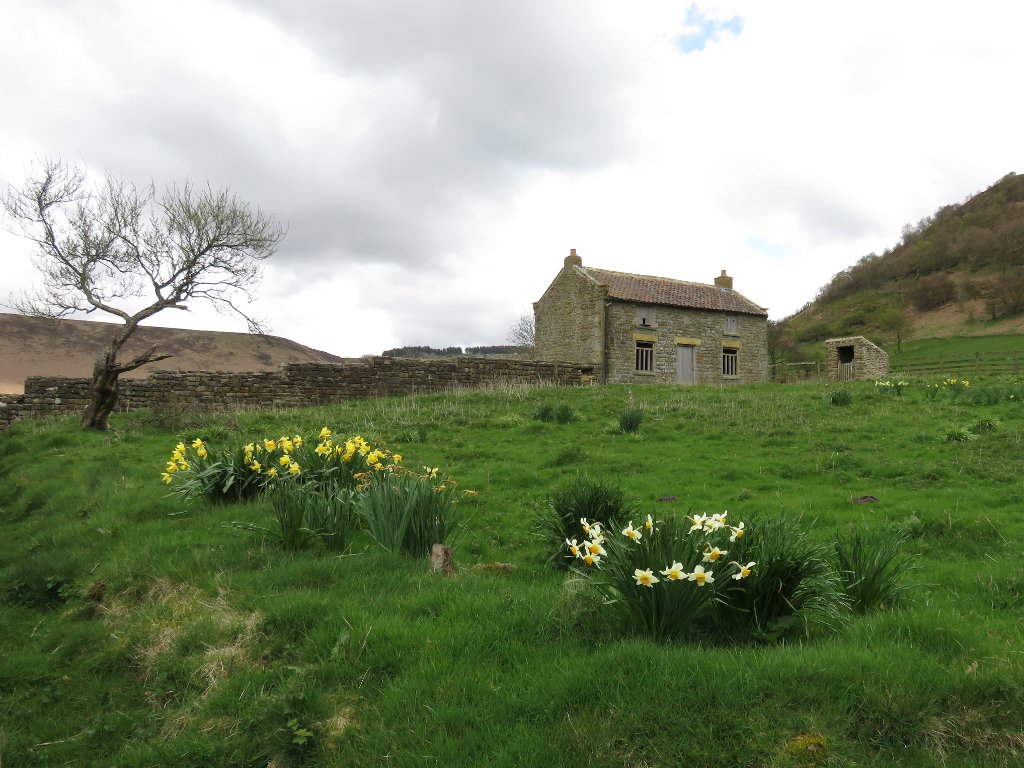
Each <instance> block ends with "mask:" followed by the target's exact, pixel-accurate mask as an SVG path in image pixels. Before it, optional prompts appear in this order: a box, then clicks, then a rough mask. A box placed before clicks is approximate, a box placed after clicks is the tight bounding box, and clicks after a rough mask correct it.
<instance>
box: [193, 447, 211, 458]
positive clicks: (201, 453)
mask: <svg viewBox="0 0 1024 768" xmlns="http://www.w3.org/2000/svg"><path fill="white" fill-rule="evenodd" d="M209 455H210V454H208V453H207V452H206V448H204V447H202V446H199V447H198V448H196V456H198V457H199V458H200V459H205V458H206V457H207V456H209Z"/></svg>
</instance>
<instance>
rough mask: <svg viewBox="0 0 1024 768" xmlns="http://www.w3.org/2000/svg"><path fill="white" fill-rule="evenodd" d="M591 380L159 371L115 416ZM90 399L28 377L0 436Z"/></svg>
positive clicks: (455, 366) (447, 364)
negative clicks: (139, 411) (21, 422)
mask: <svg viewBox="0 0 1024 768" xmlns="http://www.w3.org/2000/svg"><path fill="white" fill-rule="evenodd" d="M593 374H594V370H593V367H588V366H579V365H576V364H567V363H557V362H541V361H533V360H517V359H511V358H486V357H467V358H445V359H436V360H411V359H402V358H391V357H372V358H364V359H362V360H359V361H357V362H351V363H337V364H332V363H288V364H286V365H282V366H281V368H280V369H279V370H277V371H274V372H270V373H265V372H264V373H235V372H217V371H154V372H152V373H151V374H149V376H148V377H147V378H145V379H124V380H122V381H121V382H119V391H120V397H119V399H118V410H122V411H126V410H135V409H137V408H152V409H154V410H156V411H168V410H176V409H180V408H184V407H187V408H199V409H206V410H229V409H245V408H299V407H305V406H312V405H325V404H328V403H337V402H342V401H344V400H350V399H356V398H365V397H378V396H388V395H403V394H415V393H425V392H437V391H444V390H448V389H458V388H474V387H483V386H522V385H529V384H550V385H561V386H575V385H580V384H590V383H593V381H594V375H593ZM88 398H89V379H67V378H59V377H48V376H32V377H29V378H28V379H26V380H25V394H24V395H0V429H2V428H4V427H7V426H9V425H10V423H11V422H12V421H15V420H17V419H24V418H39V417H44V416H62V415H67V414H79V413H81V412H82V410H83V409H84V408H85V406H86V403H87V402H88Z"/></svg>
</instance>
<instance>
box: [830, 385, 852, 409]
mask: <svg viewBox="0 0 1024 768" xmlns="http://www.w3.org/2000/svg"><path fill="white" fill-rule="evenodd" d="M826 398H827V399H828V401H829V402H830V403H831V404H832V405H850V404H852V403H853V392H851V391H850V390H848V389H843V388H840V389H832V390H829V392H828V394H827V395H826Z"/></svg>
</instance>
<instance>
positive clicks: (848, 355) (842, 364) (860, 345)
mask: <svg viewBox="0 0 1024 768" xmlns="http://www.w3.org/2000/svg"><path fill="white" fill-rule="evenodd" d="M825 358H826V363H825V365H826V370H827V371H828V377H827V378H828V381H853V380H854V379H882V378H885V377H886V376H888V375H889V353H888V352H886V351H885V350H884V349H882V348H881V347H879V346H878V345H876V344H872V343H871V342H870V341H868V340H867V339H865V338H864V337H863V336H846V337H844V338H841V339H828V340H826V341H825Z"/></svg>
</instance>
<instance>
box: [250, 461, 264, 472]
mask: <svg viewBox="0 0 1024 768" xmlns="http://www.w3.org/2000/svg"><path fill="white" fill-rule="evenodd" d="M249 469H251V470H252V471H253V472H259V471H260V470H261V469H263V465H262V464H260V463H259V462H258V461H254V462H253V463H252V464H250V465H249Z"/></svg>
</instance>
